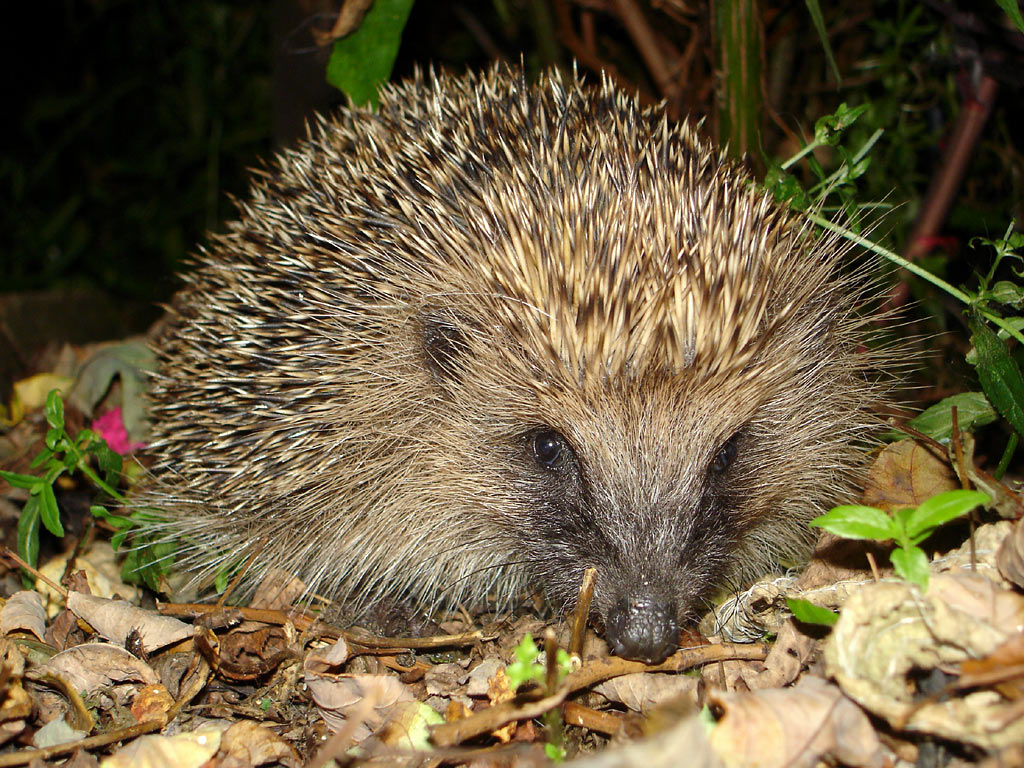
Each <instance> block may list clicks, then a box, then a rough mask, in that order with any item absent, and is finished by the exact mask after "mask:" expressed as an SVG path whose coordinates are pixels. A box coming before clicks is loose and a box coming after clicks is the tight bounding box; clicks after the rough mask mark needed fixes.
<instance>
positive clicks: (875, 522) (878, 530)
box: [811, 504, 898, 541]
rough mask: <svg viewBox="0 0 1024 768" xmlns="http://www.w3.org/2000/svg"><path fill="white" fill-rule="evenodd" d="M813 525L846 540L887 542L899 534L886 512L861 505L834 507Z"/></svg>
mask: <svg viewBox="0 0 1024 768" xmlns="http://www.w3.org/2000/svg"><path fill="white" fill-rule="evenodd" d="M811 525H813V526H817V527H818V528H824V529H825V530H826V531H828V532H829V533H834V534H835V535H836V536H842V537H843V538H844V539H875V540H877V541H885V540H887V539H892V538H895V537H896V535H897V534H898V530H897V528H896V525H895V524H894V523H893V521H892V518H890V517H889V516H888V515H887V514H885V512H883V511H882V510H880V509H876V508H875V507H865V506H862V505H859V504H848V505H845V506H840V507H834V508H833V509H830V510H829V511H828V512H826V513H825V514H824V515H822V516H821V517H816V518H814V519H813V520H811Z"/></svg>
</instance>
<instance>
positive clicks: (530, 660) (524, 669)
mask: <svg viewBox="0 0 1024 768" xmlns="http://www.w3.org/2000/svg"><path fill="white" fill-rule="evenodd" d="M515 653H516V660H515V661H514V662H512V663H511V664H509V665H508V666H507V667H505V674H506V675H507V676H508V680H509V685H510V686H511V687H512V689H513V690H515V689H517V688H518V687H519V686H521V685H523V684H524V683H527V682H534V683H537V684H538V685H540V686H541V687H542V688H543V687H544V686H545V678H546V677H547V670H546V668H545V666H544V665H543V664H541V663H539V662H538V661H537V659H538V658H539V657H540V651H539V650H538V649H537V646H536V644H535V643H534V642H533V638H532V637H531V636H530V633H529V632H527V633H526V634H525V635H524V636H523V639H522V641H521V642H520V643H519V645H517V646H516V647H515ZM555 663H556V666H557V668H558V682H559V683H561V682H562V681H563V680H564V679H565V678H566V677H567V676H568V674H569V672H570V670H571V669H572V665H571V661H570V659H569V654H568V653H566V651H565V649H563V648H559V649H558V652H557V653H556V654H555ZM552 693H554V691H549V690H546V689H545V690H544V695H545V696H550V695H551V694H552ZM544 725H545V727H546V729H547V733H548V742H547V743H546V744H545V745H544V753H545V754H546V755H547V756H548V759H549V760H551V761H552V762H555V763H560V762H562V761H563V760H565V757H566V751H565V747H564V746H563V743H564V739H563V737H562V718H561V712H560V711H559V710H558V709H557V708H556V709H553V710H552V711H551V712H548V713H547V714H546V715H545V716H544Z"/></svg>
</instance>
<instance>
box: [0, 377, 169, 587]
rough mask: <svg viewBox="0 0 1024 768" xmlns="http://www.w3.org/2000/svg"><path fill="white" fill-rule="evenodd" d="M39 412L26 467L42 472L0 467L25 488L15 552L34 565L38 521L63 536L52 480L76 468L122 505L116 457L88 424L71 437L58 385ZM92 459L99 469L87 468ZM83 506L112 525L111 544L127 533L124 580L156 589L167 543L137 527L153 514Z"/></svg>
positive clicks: (118, 458)
mask: <svg viewBox="0 0 1024 768" xmlns="http://www.w3.org/2000/svg"><path fill="white" fill-rule="evenodd" d="M44 415H45V416H46V422H47V424H49V429H48V430H47V432H46V438H45V446H46V447H45V448H44V449H43V450H42V451H40V452H39V455H38V456H36V457H35V459H33V461H32V463H31V465H30V466H31V468H32V469H37V468H42V469H43V470H44V471H43V474H42V475H41V476H36V475H24V474H20V473H18V472H6V471H2V470H0V477H2V478H3V479H4V480H6V481H7V482H8V483H10V484H11V485H12V486H14V487H15V488H24V489H25V490H27V491H28V492H29V497H28V500H27V501H26V502H25V506H24V507H23V508H22V511H21V516H20V517H19V518H18V554H19V555H20V556H21V557H22V559H24V560H25V562H26V563H28V564H29V565H32V566H34V565H36V563H37V561H38V558H39V541H40V535H41V531H40V523H42V526H43V527H44V528H46V530H48V531H49V532H50V533H52V534H53V535H54V536H57V537H63V536H64V526H63V525H62V524H61V521H60V509H59V508H58V506H57V496H56V494H55V493H54V490H53V486H54V483H56V482H57V479H58V478H59V477H60V476H61V475H63V474H65V473H67V474H69V475H71V474H73V473H74V472H76V471H78V472H81V473H82V474H83V475H85V476H86V477H87V478H88V479H89V480H90V481H91V482H92V483H93V485H95V486H96V487H97V488H98V489H100V491H102V493H104V494H106V496H107V497H108V498H109V499H110V500H112V501H113V502H115V503H116V504H118V505H120V506H127V504H128V501H127V499H126V498H125V497H124V495H123V494H122V493H120V491H118V490H117V487H116V486H117V483H118V481H119V479H120V477H121V470H122V469H123V460H122V458H121V456H120V455H119V454H118V453H116V452H114V451H112V450H111V449H110V447H109V446H108V445H107V442H106V440H104V439H103V438H102V437H100V436H99V435H97V434H96V433H95V432H93V431H92V430H91V429H82V430H79V432H78V434H77V435H75V436H74V437H73V438H72V437H71V435H70V434H68V432H67V429H66V428H65V424H64V401H63V400H61V397H60V392H59V391H58V390H56V389H55V390H52V391H51V392H50V393H49V394H48V395H47V397H46V406H45V408H44ZM93 460H95V463H96V466H97V467H98V469H99V472H97V471H96V470H95V469H93V466H92V462H93ZM89 511H90V512H91V513H92V514H93V516H94V517H96V518H97V519H100V520H103V521H105V522H106V523H107V524H109V525H110V526H111V527H113V528H114V529H115V533H114V535H113V537H112V538H111V544H112V546H113V547H114V548H115V549H118V548H120V547H121V546H122V545H123V544H124V543H125V541H126V539H127V538H128V537H130V536H131V537H133V540H132V548H131V549H130V550H129V551H128V554H127V556H126V558H125V560H124V563H123V565H122V570H121V573H122V577H123V578H124V579H125V580H126V581H132V582H139V581H142V582H144V583H146V584H147V585H148V586H150V587H151V588H153V589H156V587H157V583H158V581H159V577H160V576H161V575H162V574H163V573H165V572H166V569H167V567H168V566H169V560H168V555H169V554H170V552H171V551H172V546H171V545H169V544H163V543H160V542H158V541H155V540H152V535H151V534H149V535H144V534H141V533H140V530H141V528H142V527H143V526H145V525H152V523H153V522H154V521H156V520H159V516H157V515H154V514H152V513H151V512H148V511H146V510H142V509H135V510H132V511H131V512H129V513H128V514H125V515H119V514H113V513H112V512H110V510H108V509H107V508H106V507H104V506H102V505H101V504H93V505H92V506H90V507H89Z"/></svg>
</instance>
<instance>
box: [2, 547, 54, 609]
mask: <svg viewBox="0 0 1024 768" xmlns="http://www.w3.org/2000/svg"><path fill="white" fill-rule="evenodd" d="M0 553H2V554H4V555H6V556H7V557H8V558H10V559H11V560H13V561H14V562H15V563H17V564H18V565H19V566H21V567H22V568H24V569H25V570H26V571H28V572H29V573H30V574H32V575H33V576H35V577H36V578H37V579H39V580H40V581H41V582H43V583H44V584H46V585H47V586H48V587H50V588H51V589H53V590H55V591H56V592H57V593H58V594H59V595H60V596H61V597H63V598H64V600H67V599H68V591H67V590H66V589H65V588H64V587H62V586H61V585H60V584H58V583H57V582H55V581H54V580H53V579H51V578H49V577H47V576H44V575H43V574H42V573H41V572H40V571H39V569H38V568H33V567H32V566H31V565H29V564H28V563H26V562H25V561H24V560H22V559H21V558H20V557H19V556H18V554H17V553H16V552H15V551H13V550H11V549H8V548H7V547H4V546H0Z"/></svg>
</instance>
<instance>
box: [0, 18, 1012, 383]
mask: <svg viewBox="0 0 1024 768" xmlns="http://www.w3.org/2000/svg"><path fill="white" fill-rule="evenodd" d="M623 5H624V4H622V3H620V2H617V0H608V1H607V2H602V1H599V0H587V1H586V2H584V1H583V0H580V1H579V2H569V1H568V0H533V1H531V0H493V1H490V0H488V1H485V2H468V1H467V2H464V3H450V2H437V1H436V0H419V2H417V3H416V4H415V6H414V8H413V11H412V16H411V17H410V19H409V22H408V24H407V26H406V29H405V33H404V36H403V40H402V47H401V50H400V54H399V59H398V61H397V63H396V66H395V77H398V78H400V77H403V76H405V75H408V74H409V73H410V72H411V71H412V69H413V67H414V66H415V65H417V64H421V65H422V64H429V63H433V64H434V65H436V66H440V67H445V68H449V69H451V70H456V71H458V70H461V69H464V68H466V67H480V66H484V65H486V64H487V62H489V61H492V60H493V59H495V58H499V57H500V58H506V59H509V60H513V61H518V60H519V58H520V57H522V60H523V62H524V64H525V65H526V67H527V69H528V71H529V72H531V73H536V72H537V71H538V70H540V69H541V68H543V67H546V66H551V65H558V66H567V65H568V64H569V63H570V62H571V60H572V58H573V55H574V52H575V53H578V52H579V50H580V49H579V45H580V40H581V39H582V38H584V37H586V38H587V39H588V40H589V43H590V48H589V50H590V51H591V53H595V54H596V59H597V61H598V62H599V63H600V65H601V66H605V67H609V68H612V69H614V70H615V71H616V72H617V73H618V75H619V77H620V79H621V81H622V82H625V83H628V84H629V86H630V87H633V88H636V89H637V90H639V92H640V93H641V96H642V98H645V99H647V100H649V101H656V100H659V99H660V98H662V97H663V95H664V94H663V93H661V92H659V88H658V86H657V85H656V83H655V81H654V79H653V78H652V77H651V75H650V73H649V72H648V70H647V68H646V66H645V61H644V59H643V56H642V55H641V51H639V50H638V48H637V46H636V45H635V44H634V40H633V38H632V37H631V36H630V34H629V33H628V31H627V29H626V27H625V26H624V23H623V18H624V16H623V14H622V11H621V9H622V7H623ZM631 5H632V7H633V8H634V10H635V9H637V8H639V10H640V12H642V14H643V16H644V18H645V19H646V21H647V22H648V23H649V25H650V27H651V28H652V29H654V30H656V32H657V34H658V35H659V36H660V45H661V46H662V48H663V50H664V51H666V52H668V53H669V54H670V55H667V58H668V59H669V60H670V61H672V62H673V64H675V65H676V66H677V67H678V70H679V71H678V72H677V73H676V80H675V82H676V84H677V86H678V90H677V92H676V93H675V100H674V102H673V108H675V109H676V110H677V112H678V113H679V114H680V115H689V116H691V117H693V118H695V119H700V118H707V122H706V124H705V127H704V131H705V133H710V134H712V135H714V133H715V132H716V130H717V128H718V125H719V117H720V115H719V113H718V105H717V103H716V93H717V90H716V89H717V88H718V81H717V80H716V75H715V72H716V64H715V52H714V51H715V47H714V36H713V34H712V29H713V26H712V19H711V10H710V7H709V5H708V3H707V2H704V1H699V2H687V3H683V2H680V1H679V0H676V1H675V2H670V1H669V0H663V1H662V2H651V3H646V2H644V3H641V2H633V3H632V4H631ZM823 5H826V6H828V7H826V8H823V10H824V12H825V14H826V17H825V22H826V25H827V28H828V30H829V38H830V40H831V44H832V46H833V48H834V50H835V54H836V60H837V63H838V65H839V69H840V72H841V73H842V76H843V82H842V84H841V85H840V86H837V85H836V83H835V82H834V79H833V78H832V77H831V75H830V74H829V69H828V66H827V63H826V59H825V55H824V50H823V47H822V45H821V42H820V40H819V38H818V36H817V34H816V32H815V30H814V27H813V26H812V24H811V19H810V16H809V13H808V11H807V6H806V5H805V4H804V3H803V2H793V3H784V2H776V3H770V2H766V3H761V4H760V5H758V6H757V14H758V16H759V18H760V27H761V32H762V36H763V43H764V55H763V59H764V60H763V65H764V79H763V95H764V99H765V110H764V117H763V119H762V121H761V129H762V134H761V151H760V152H754V153H752V157H751V158H750V162H751V164H752V166H753V168H754V170H755V172H761V171H763V169H764V167H765V164H766V162H767V158H772V157H777V158H784V157H786V156H788V155H790V154H792V153H793V152H795V151H796V150H797V149H798V148H799V146H800V141H801V139H806V138H807V137H809V135H810V134H811V133H812V131H813V124H814V120H815V119H816V118H818V117H820V116H821V115H824V114H828V113H830V112H832V111H833V110H834V109H835V108H836V106H837V105H838V104H839V103H841V102H848V103H850V104H863V103H869V104H870V105H871V108H870V110H869V111H868V113H867V114H866V116H865V117H864V118H862V120H861V122H860V123H858V124H857V126H855V128H854V130H853V131H852V132H851V140H854V143H855V141H856V139H858V137H859V138H861V139H863V138H866V137H867V136H868V135H870V133H871V132H872V131H873V130H874V129H875V128H883V129H885V131H886V133H885V135H884V137H883V139H882V140H881V141H880V142H879V144H878V145H877V146H876V147H875V149H874V150H873V151H872V153H871V167H870V169H869V172H868V173H867V174H866V175H865V177H864V178H863V179H862V180H861V181H860V183H859V191H858V196H859V199H862V200H864V201H870V200H883V199H884V200H885V201H886V202H887V203H890V204H892V205H893V206H895V210H894V211H893V212H890V213H888V214H887V215H886V217H885V219H884V224H883V226H882V227H881V228H879V229H877V230H876V231H875V236H876V237H879V238H882V239H884V240H885V241H886V242H888V243H889V244H890V245H892V246H894V247H896V248H900V247H902V246H903V245H904V244H905V240H906V237H907V233H908V230H909V227H910V225H911V224H912V222H913V221H914V218H915V216H916V215H917V213H918V210H919V206H920V203H921V199H922V196H923V195H924V192H925V190H926V189H927V186H928V183H929V181H930V179H931V178H932V175H933V173H934V170H935V168H936V166H937V164H938V161H939V157H940V154H941V151H942V148H943V146H944V142H945V141H946V139H947V137H948V135H949V132H950V130H951V128H952V125H953V123H954V121H955V119H956V117H957V115H958V114H959V112H960V110H961V109H963V104H964V103H965V93H967V92H968V91H969V90H970V85H971V83H972V79H976V78H977V76H978V72H979V71H981V70H982V69H984V70H985V71H989V72H995V73H996V75H997V78H998V80H999V85H1000V91H999V94H998V97H997V99H996V102H995V106H994V108H993V111H992V114H991V117H990V118H989V120H988V122H987V125H986V127H985V130H984V133H983V134H982V138H981V141H980V142H979V144H978V145H977V146H976V147H975V149H974V151H973V155H972V157H971V162H970V166H969V171H968V174H967V176H966V178H965V180H964V183H963V185H962V187H961V189H960V193H959V195H958V197H957V199H956V203H955V205H954V207H953V209H952V211H951V213H950V216H949V218H948V221H947V222H946V224H945V227H944V230H943V234H944V235H946V236H948V238H949V239H948V240H945V241H944V242H943V243H942V246H943V247H942V249H941V250H940V251H939V252H938V253H937V254H935V255H932V256H931V257H929V261H928V265H929V267H931V268H933V269H935V270H937V271H940V272H944V273H946V274H947V275H948V276H949V277H950V278H951V279H952V280H954V282H956V281H969V280H970V276H971V273H972V270H973V269H974V268H976V267H977V266H979V265H980V266H984V263H983V262H984V260H985V259H986V258H987V256H986V255H985V254H984V253H979V252H975V251H971V250H970V249H969V248H967V245H968V243H969V240H970V238H971V237H972V236H975V235H985V236H989V237H995V236H1000V235H1002V233H1003V231H1004V230H1005V228H1006V226H1007V224H1008V222H1009V221H1010V220H1011V219H1012V218H1015V217H1016V218H1017V219H1020V218H1021V214H1022V212H1024V211H1022V199H1024V195H1022V188H1024V157H1022V154H1021V151H1022V142H1021V128H1020V125H1021V122H1020V119H1021V90H1020V82H1019V78H1020V77H1021V73H1022V72H1024V64H1022V58H1021V48H1022V47H1024V46H1021V45H1020V39H1021V37H1020V35H1015V34H1013V33H1012V32H1011V31H1010V30H1007V29H1005V22H1004V20H1003V16H1002V13H1001V12H1000V11H999V9H998V8H997V6H996V5H995V3H994V2H989V1H988V0H983V1H982V2H980V3H974V4H973V5H962V7H957V6H956V5H955V4H945V3H937V2H932V3H926V4H920V3H917V2H891V1H888V0H886V1H884V2H883V1H882V0H875V1H874V2H863V0H856V1H855V2H854V1H848V2H835V3H825V4H823ZM336 10H337V9H336V6H335V5H333V4H331V3H328V2H314V1H312V0H310V2H299V1H298V0H291V1H290V2H282V1H280V0H278V1H277V2H272V3H235V2H153V3H139V2H132V1H130V0H94V1H93V2H72V1H71V0H67V1H65V2H45V3H38V4H21V5H20V6H19V11H20V12H21V13H22V14H28V15H27V16H24V17H22V18H20V19H18V20H17V21H16V23H8V24H7V25H6V29H7V32H6V34H7V35H8V40H7V41H6V43H7V44H6V45H5V46H4V50H5V52H6V62H5V70H6V72H7V77H6V80H7V82H8V83H10V84H11V87H10V88H9V89H8V96H7V99H6V101H7V104H8V109H7V110H6V112H7V117H6V119H5V120H4V123H5V125H4V132H5V134H6V141H4V142H3V145H2V149H0V217H2V220H0V238H2V239H0V249H2V251H0V253H2V257H0V259H2V261H0V294H6V296H5V297H4V302H3V304H2V308H0V321H2V323H0V336H2V337H3V340H2V341H0V345H2V344H6V345H8V346H11V345H13V346H15V347H16V348H17V354H16V355H15V358H14V359H15V360H20V363H18V365H21V364H25V363H26V357H27V356H29V355H30V352H29V351H28V348H30V347H31V346H32V344H31V343H29V342H28V341H26V339H25V336H26V334H28V331H25V330H21V331H19V330H18V329H19V328H21V329H24V327H25V326H24V324H23V323H24V320H25V316H26V315H32V316H33V317H35V318H36V319H37V320H40V321H41V319H48V320H51V321H52V322H50V323H48V324H47V328H46V330H45V331H39V333H41V334H42V335H49V336H51V337H52V336H54V335H56V336H63V337H64V338H66V339H69V340H73V341H83V340H85V339H84V338H82V337H83V336H86V337H102V336H108V337H117V336H123V335H126V334H128V333H132V332H138V331H141V330H143V329H145V327H146V326H147V325H148V324H149V323H151V322H152V321H153V320H154V319H155V318H156V317H158V315H159V309H158V308H156V307H155V305H154V302H159V301H164V300H166V299H167V298H168V297H169V296H170V295H171V294H172V293H173V290H174V288H175V285H176V278H175V274H176V272H177V271H178V270H179V269H180V268H181V264H182V260H183V257H185V256H186V255H187V254H188V252H189V251H190V250H192V249H193V248H194V247H195V246H196V243H197V242H201V241H202V238H203V236H204V233H205V232H206V231H208V230H216V229H218V228H219V227H221V226H222V225H223V222H224V221H225V219H226V218H227V217H230V216H231V213H232V203H231V201H230V196H231V195H244V194H245V190H246V184H247V181H246V169H247V167H249V166H251V165H252V164H254V163H255V162H256V161H257V160H258V158H260V157H266V156H267V155H269V154H271V153H272V152H273V151H274V147H275V146H278V145H280V144H282V143H287V142H290V141H294V140H295V137H296V135H297V134H299V133H301V132H302V130H303V129H302V125H303V121H304V119H305V114H306V112H307V111H308V110H309V109H312V108H330V105H331V104H332V103H335V102H337V101H338V100H340V98H341V96H340V94H338V93H336V92H334V91H333V90H332V89H331V88H330V87H329V86H327V85H326V84H325V82H324V79H323V72H324V66H325V64H326V60H327V54H328V51H326V50H324V49H318V48H317V47H316V46H315V45H313V43H312V41H311V37H310V35H309V27H310V26H312V25H314V24H320V25H321V26H326V27H329V26H330V23H331V19H332V15H333V13H334V12H336ZM574 46H576V47H575V48H574ZM589 63H590V64H592V65H594V63H595V62H594V60H593V59H591V61H590V62H589ZM582 68H583V69H584V70H587V69H588V68H587V67H586V66H583V67H582ZM822 160H823V162H826V163H827V161H828V157H827V155H826V156H822ZM798 172H803V171H799V169H798ZM807 180H808V181H810V180H811V179H810V177H808V179H807ZM917 290H918V289H915V291H917ZM26 292H28V293H26ZM39 292H42V293H41V294H40V293H39ZM11 294H17V297H16V298H14V297H12V296H11ZM54 297H57V298H56V299H54ZM37 300H38V301H41V302H42V303H41V304H36V303H35V302H36V301H37ZM924 300H925V302H926V303H927V301H928V296H927V295H925V296H924ZM26 302H28V303H26ZM940 303H941V301H940ZM94 313H95V315H96V316H97V317H99V318H100V320H99V321H97V322H96V324H95V327H93V322H92V320H91V318H92V316H93V314H94ZM934 314H941V312H933V315H934ZM936 322H937V323H938V324H939V325H940V326H942V325H948V324H949V323H950V322H953V323H954V324H955V321H950V320H949V319H948V318H947V319H946V320H943V319H941V318H940V319H937V320H936ZM19 323H21V325H19Z"/></svg>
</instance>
